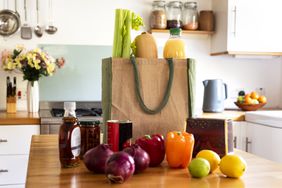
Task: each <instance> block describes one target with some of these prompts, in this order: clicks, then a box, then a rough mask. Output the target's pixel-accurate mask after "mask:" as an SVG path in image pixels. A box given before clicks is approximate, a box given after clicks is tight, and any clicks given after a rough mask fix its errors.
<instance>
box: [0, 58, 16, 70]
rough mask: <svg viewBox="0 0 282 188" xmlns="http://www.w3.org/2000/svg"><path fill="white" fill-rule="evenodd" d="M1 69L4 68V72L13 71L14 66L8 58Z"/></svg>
mask: <svg viewBox="0 0 282 188" xmlns="http://www.w3.org/2000/svg"><path fill="white" fill-rule="evenodd" d="M3 67H4V69H5V70H13V69H15V65H14V63H13V60H12V59H10V58H7V59H6V60H5V64H4V66H3Z"/></svg>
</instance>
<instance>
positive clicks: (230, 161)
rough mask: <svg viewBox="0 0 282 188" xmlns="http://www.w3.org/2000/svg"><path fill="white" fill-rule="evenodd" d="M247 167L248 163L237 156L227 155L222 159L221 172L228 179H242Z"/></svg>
mask: <svg viewBox="0 0 282 188" xmlns="http://www.w3.org/2000/svg"><path fill="white" fill-rule="evenodd" d="M246 167H247V164H246V161H245V160H244V159H243V158H242V157H240V156H238V155H235V154H227V155H225V156H224V157H222V159H221V161H220V164H219V168H220V171H221V172H222V173H223V174H224V175H226V176H227V177H231V178H239V177H241V176H242V175H243V174H244V172H245V170H246Z"/></svg>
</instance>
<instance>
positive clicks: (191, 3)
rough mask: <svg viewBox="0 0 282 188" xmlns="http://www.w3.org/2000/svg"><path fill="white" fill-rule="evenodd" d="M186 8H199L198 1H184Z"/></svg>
mask: <svg viewBox="0 0 282 188" xmlns="http://www.w3.org/2000/svg"><path fill="white" fill-rule="evenodd" d="M184 7H185V8H197V2H186V3H184Z"/></svg>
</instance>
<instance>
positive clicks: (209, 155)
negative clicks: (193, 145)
mask: <svg viewBox="0 0 282 188" xmlns="http://www.w3.org/2000/svg"><path fill="white" fill-rule="evenodd" d="M198 157H201V158H204V159H206V160H208V161H209V163H210V167H211V168H210V173H212V172H213V171H215V170H216V169H217V168H218V166H219V162H220V157H219V155H218V154H217V153H216V152H214V151H212V150H201V151H200V152H199V153H198V154H197V155H196V158H198Z"/></svg>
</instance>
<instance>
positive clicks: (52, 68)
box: [46, 63, 55, 75]
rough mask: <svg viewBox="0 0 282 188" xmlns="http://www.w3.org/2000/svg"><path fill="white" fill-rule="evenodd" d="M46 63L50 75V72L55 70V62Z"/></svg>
mask: <svg viewBox="0 0 282 188" xmlns="http://www.w3.org/2000/svg"><path fill="white" fill-rule="evenodd" d="M46 65H47V73H48V74H49V75H52V73H53V72H54V71H55V64H54V63H49V64H46Z"/></svg>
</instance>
